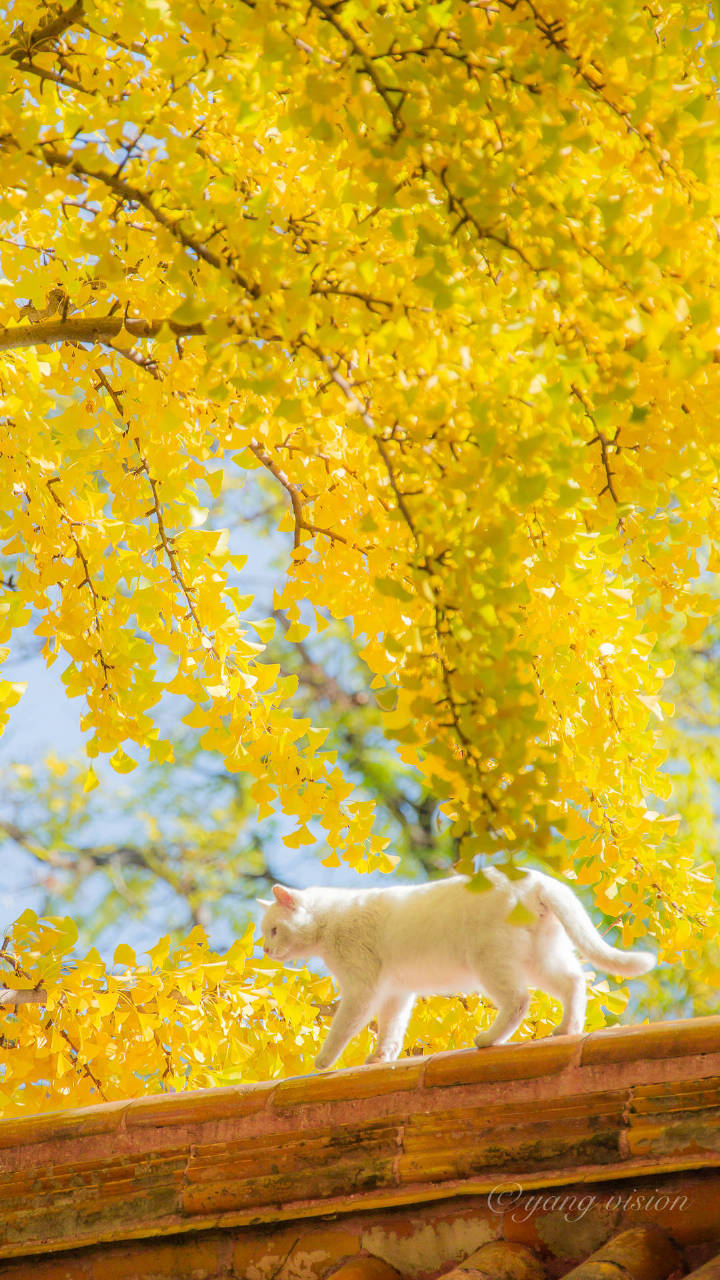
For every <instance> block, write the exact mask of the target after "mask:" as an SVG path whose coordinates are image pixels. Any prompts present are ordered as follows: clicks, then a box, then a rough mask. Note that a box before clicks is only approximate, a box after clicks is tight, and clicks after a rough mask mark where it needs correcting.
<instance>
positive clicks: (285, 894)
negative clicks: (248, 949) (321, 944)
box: [258, 884, 316, 961]
mask: <svg viewBox="0 0 720 1280" xmlns="http://www.w3.org/2000/svg"><path fill="white" fill-rule="evenodd" d="M273 895H274V898H275V901H274V902H264V901H263V899H262V898H258V902H259V903H260V905H261V906H262V907H266V908H267V910H266V912H265V915H264V916H263V918H262V932H263V942H264V947H263V950H264V952H265V954H266V955H267V956H270V957H271V958H272V959H273V960H281V961H284V960H305V959H306V958H307V957H308V956H310V955H313V954H314V952H313V943H314V942H315V941H316V936H315V935H316V929H315V925H314V923H313V919H312V915H311V912H310V910H309V908H308V904H307V902H305V901H304V900H303V898H304V895H303V891H302V889H286V887H285V885H284V884H274V885H273Z"/></svg>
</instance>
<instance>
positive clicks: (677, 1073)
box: [0, 1018, 720, 1257]
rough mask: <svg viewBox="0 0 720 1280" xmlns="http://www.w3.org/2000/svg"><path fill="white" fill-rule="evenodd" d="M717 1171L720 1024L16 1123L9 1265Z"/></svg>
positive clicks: (8, 1157)
mask: <svg viewBox="0 0 720 1280" xmlns="http://www.w3.org/2000/svg"><path fill="white" fill-rule="evenodd" d="M718 1165H720V1018H699V1019H693V1020H689V1021H684V1022H675V1023H655V1024H651V1025H646V1026H638V1027H628V1028H614V1029H612V1030H609V1031H601V1032H596V1033H593V1034H591V1035H586V1036H573V1037H558V1038H555V1039H548V1040H540V1041H535V1042H531V1043H524V1044H517V1045H507V1046H502V1047H499V1048H495V1049H487V1050H482V1051H477V1050H468V1051H464V1052H460V1053H448V1054H438V1055H435V1056H433V1057H429V1058H424V1059H421V1058H411V1059H402V1060H401V1061H399V1062H397V1063H392V1064H386V1065H378V1066H372V1067H362V1068H357V1069H353V1070H350V1071H339V1072H333V1073H327V1074H324V1075H314V1076H303V1077H299V1078H296V1079H291V1080H284V1081H279V1082H269V1083H267V1084H261V1085H250V1086H247V1087H239V1088H229V1089H215V1090H203V1091H200V1092H195V1093H186V1094H171V1095H167V1094H165V1095H154V1096H150V1097H145V1098H141V1099H138V1100H135V1101H123V1102H116V1103H107V1104H103V1105H101V1106H96V1107H88V1108H83V1109H80V1110H76V1111H65V1112H58V1113H54V1114H48V1115H44V1116H33V1117H28V1118H27V1119H19V1120H7V1121H4V1122H0V1171H1V1172H2V1187H3V1192H4V1194H3V1196H2V1197H1V1198H0V1257H12V1256H19V1255H23V1254H29V1253H41V1252H50V1251H52V1250H56V1249H66V1248H70V1247H77V1246H80V1245H90V1244H97V1243H99V1242H103V1241H118V1240H131V1239H138V1238H143V1237H151V1236H163V1235H167V1234H170V1233H177V1232H185V1231H198V1230H205V1229H208V1228H217V1227H221V1226H228V1227H230V1226H238V1225H243V1224H251V1223H252V1224H256V1223H261V1222H282V1221H285V1220H288V1219H290V1218H312V1217H316V1216H319V1215H324V1214H328V1213H333V1214H345V1213H348V1212H351V1211H353V1210H367V1209H377V1208H382V1207H391V1206H396V1205H403V1204H419V1203H427V1202H428V1201H432V1200H438V1199H442V1198H447V1197H451V1196H469V1195H483V1194H486V1193H487V1192H488V1191H489V1190H491V1189H497V1188H498V1187H499V1186H502V1185H504V1184H505V1183H507V1185H515V1184H517V1183H518V1182H521V1183H522V1186H523V1187H524V1188H525V1189H526V1190H528V1189H530V1188H533V1187H552V1186H559V1185H564V1184H567V1183H568V1182H569V1181H572V1182H573V1183H575V1184H578V1183H584V1182H589V1181H597V1180H601V1179H603V1178H607V1177H612V1178H613V1179H623V1178H636V1177H638V1176H639V1175H642V1174H647V1173H654V1174H661V1173H667V1172H671V1171H678V1170H683V1169H688V1170H690V1169H708V1168H712V1167H717V1166H718Z"/></svg>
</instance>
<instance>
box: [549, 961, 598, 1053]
mask: <svg viewBox="0 0 720 1280" xmlns="http://www.w3.org/2000/svg"><path fill="white" fill-rule="evenodd" d="M539 985H540V986H541V987H542V990H543V991H547V992H548V994H549V995H551V996H555V998H556V1000H559V1001H560V1002H561V1004H562V1007H563V1014H562V1021H561V1023H560V1025H559V1026H558V1027H557V1029H556V1030H555V1033H554V1034H555V1035H556V1036H579V1035H582V1033H583V1031H584V1030H585V1009H586V1006H587V985H586V982H585V974H584V973H583V971H582V969H581V968H580V965H579V964H575V965H573V966H572V968H570V969H566V970H564V971H562V972H554V973H553V972H551V973H549V974H547V975H545V976H544V978H543V980H542V982H540V983H539Z"/></svg>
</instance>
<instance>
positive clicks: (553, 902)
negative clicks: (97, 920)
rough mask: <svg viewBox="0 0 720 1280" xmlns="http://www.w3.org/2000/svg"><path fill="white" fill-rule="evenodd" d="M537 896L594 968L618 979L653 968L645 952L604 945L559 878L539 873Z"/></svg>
mask: <svg viewBox="0 0 720 1280" xmlns="http://www.w3.org/2000/svg"><path fill="white" fill-rule="evenodd" d="M539 897H540V901H541V902H542V903H543V904H544V905H545V906H546V907H549V909H550V910H551V911H552V912H553V914H554V915H556V916H557V918H558V920H559V921H560V923H561V924H562V925H563V927H564V929H565V931H566V933H567V934H568V935H569V936H570V938H571V939H572V941H573V942H574V943H575V946H576V947H577V949H578V951H579V952H580V954H581V955H583V956H585V958H586V959H587V960H589V961H590V963H591V964H595V965H597V967H598V969H602V970H603V971H604V972H605V973H616V974H618V976H619V977H621V978H638V977H639V976H640V974H641V973H648V972H649V971H650V969H653V968H654V967H655V963H656V962H655V957H654V956H653V955H651V954H650V952H649V951H619V950H618V948H617V947H611V946H608V944H607V942H605V941H604V939H603V938H602V937H601V936H600V934H599V933H598V931H597V929H596V928H595V925H594V924H593V922H592V920H591V919H590V916H589V915H588V913H587V911H586V910H585V908H584V906H583V905H582V903H581V902H580V901H579V899H578V898H576V896H575V894H574V893H573V891H572V889H570V888H568V886H567V885H565V884H561V882H560V881H559V880H552V879H551V878H550V877H549V876H543V878H542V883H541V885H540V891H539Z"/></svg>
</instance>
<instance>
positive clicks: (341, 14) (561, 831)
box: [0, 0, 720, 1110]
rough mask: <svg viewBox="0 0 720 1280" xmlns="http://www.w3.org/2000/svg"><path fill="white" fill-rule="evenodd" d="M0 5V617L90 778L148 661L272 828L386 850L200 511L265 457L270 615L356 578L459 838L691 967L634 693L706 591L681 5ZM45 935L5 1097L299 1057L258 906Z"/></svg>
mask: <svg viewBox="0 0 720 1280" xmlns="http://www.w3.org/2000/svg"><path fill="white" fill-rule="evenodd" d="M3 21H4V23H5V32H4V36H3V37H2V43H1V45H0V85H1V86H2V112H3V121H2V126H1V127H0V147H1V148H2V160H3V178H4V191H3V194H2V197H1V198H0V220H1V222H2V233H1V245H0V247H1V249H2V255H1V262H2V271H3V281H2V285H1V289H2V292H1V293H0V308H1V314H0V321H1V322H2V325H3V327H2V329H0V356H1V358H2V370H1V371H0V391H1V392H2V395H3V420H2V422H3V429H2V439H1V441H0V468H1V473H2V514H1V515H0V527H1V536H2V557H3V560H2V567H3V572H4V576H3V584H4V589H3V593H2V631H3V635H2V642H3V643H4V644H5V646H6V650H7V651H11V650H12V644H13V637H14V636H15V635H16V634H18V632H19V630H20V629H21V628H23V627H25V626H26V625H27V623H28V621H29V620H30V619H32V620H33V624H34V630H35V633H36V635H38V636H39V637H41V639H42V642H43V652H44V655H45V659H46V661H47V662H49V663H51V662H54V661H56V660H57V659H60V661H61V662H62V663H63V676H62V678H63V681H64V684H65V687H66V690H67V693H68V695H69V696H70V697H81V698H82V699H83V707H84V710H83V714H82V726H83V729H84V730H85V732H86V735H87V754H88V757H89V762H88V768H87V772H86V775H85V779H84V785H85V786H86V787H87V788H88V789H90V788H92V786H93V785H94V781H95V777H96V773H95V770H94V768H93V763H92V762H93V761H94V760H96V759H97V757H98V756H102V755H107V756H108V757H109V758H110V762H111V764H112V766H113V767H114V768H115V769H116V770H117V771H118V772H120V773H123V772H126V771H131V770H132V769H133V768H134V767H135V764H136V762H137V760H138V759H140V758H142V759H144V760H147V761H149V762H150V763H151V764H157V765H162V764H167V763H169V762H171V761H172V759H173V741H172V737H171V736H168V735H167V734H164V733H161V731H160V728H159V725H158V722H157V709H158V706H159V704H160V702H161V700H165V701H166V700H167V699H168V698H172V697H173V696H178V697H180V698H181V699H183V700H186V701H187V702H188V703H189V707H190V710H189V712H188V714H187V716H186V723H187V724H188V725H189V727H190V728H191V729H192V730H194V731H196V732H198V733H199V734H200V743H201V747H202V749H203V750H207V751H208V752H212V753H215V754H216V755H217V756H219V757H220V758H221V759H222V761H223V765H224V768H225V769H226V770H227V771H229V772H231V773H235V774H238V775H242V778H243V780H244V782H245V784H246V785H247V790H248V794H249V796H250V797H251V799H252V802H253V805H254V806H255V808H256V818H257V821H258V822H259V823H262V822H263V821H265V820H267V819H268V818H269V817H270V815H271V814H272V813H273V812H274V811H275V810H276V809H279V810H281V811H282V812H283V814H284V815H285V816H286V817H288V818H290V819H293V820H294V832H293V833H292V834H290V835H289V836H286V837H285V844H286V846H287V847H288V848H289V849H290V850H292V849H300V848H303V847H304V846H305V845H308V846H310V845H314V844H316V843H318V844H320V846H321V847H322V849H323V850H324V851H325V862H326V865H328V866H333V865H337V863H338V862H339V861H340V860H343V861H345V862H347V863H348V865H350V866H352V867H354V868H356V869H361V870H362V869H370V868H379V869H382V870H387V871H389V870H390V869H391V868H392V865H393V857H392V849H390V848H388V843H387V837H386V836H383V835H382V834H381V833H380V832H379V831H378V830H377V828H376V825H375V815H374V810H373V805H372V803H371V802H370V801H368V800H367V799H365V798H357V796H356V794H355V793H354V790H353V784H352V781H351V780H350V779H349V778H348V775H347V772H346V771H345V770H343V769H342V768H341V767H340V766H339V764H338V762H337V760H336V758H335V754H334V749H333V742H332V735H330V734H329V731H328V727H327V726H326V727H325V728H320V727H318V726H317V725H314V724H313V723H312V719H311V717H309V716H300V715H298V714H297V712H296V710H295V708H294V703H293V698H294V694H295V690H296V680H295V679H294V678H293V676H292V675H286V674H283V672H282V670H281V665H280V664H279V663H277V662H271V661H268V658H267V654H266V649H265V646H266V645H267V644H268V641H269V640H270V638H271V636H272V633H273V629H274V619H273V618H272V617H269V616H259V615H258V613H257V610H255V611H254V610H253V600H252V595H251V593H248V592H246V591H244V590H243V571H244V569H245V564H244V557H243V555H241V554H238V551H237V548H236V547H235V543H234V540H233V539H232V538H231V536H230V532H229V531H228V530H226V531H223V530H218V529H216V528H215V527H213V526H212V522H211V525H210V527H207V528H206V527H205V523H206V516H207V513H208V512H209V511H210V510H211V509H212V508H213V504H215V503H216V502H217V501H218V500H219V498H220V495H221V492H222V490H223V488H224V487H228V486H233V485H235V484H238V483H240V482H241V481H242V478H243V477H244V476H245V474H246V473H247V472H248V471H253V470H257V471H261V472H262V473H263V474H264V475H266V476H267V478H268V481H270V482H272V483H273V484H274V485H275V486H276V487H277V490H278V493H280V494H282V496H283V498H284V501H285V515H284V517H283V521H282V525H281V527H282V528H285V529H286V530H287V531H288V532H289V533H290V534H291V536H292V542H293V547H292V551H291V554H290V558H289V564H288V568H287V576H286V581H285V583H284V586H283V588H282V590H281V591H279V592H278V593H277V598H276V600H275V602H274V605H275V609H276V610H278V611H281V612H282V613H283V616H284V617H285V618H286V619H287V621H288V623H289V626H288V628H287V630H286V632H285V635H284V643H285V644H286V645H292V644H297V643H299V642H303V641H305V640H306V639H307V637H308V636H310V635H311V633H312V631H313V628H322V627H323V626H324V625H325V622H326V620H327V618H328V617H331V618H335V619H343V618H346V619H350V620H351V624H352V626H353V629H354V633H355V635H356V636H357V637H359V638H361V649H360V653H361V656H362V659H363V661H364V662H365V664H366V667H367V673H368V674H367V681H368V685H369V687H370V689H371V690H372V691H373V692H374V696H375V697H376V699H377V704H378V706H379V707H380V709H381V711H382V714H383V726H384V730H385V732H386V734H387V735H388V737H389V738H390V739H391V740H392V741H394V742H395V743H396V744H397V750H398V752H399V755H400V758H401V759H402V761H403V763H404V764H405V765H406V766H407V767H409V768H411V769H414V770H416V771H417V774H418V776H419V777H420V778H421V779H422V781H423V784H424V785H425V786H426V787H427V788H428V790H429V791H431V792H432V794H433V795H434V796H436V797H437V800H438V802H439V803H440V806H441V811H442V813H443V814H444V815H445V818H446V819H447V820H448V821H449V822H450V823H451V827H452V835H453V839H454V840H455V842H456V849H457V865H458V866H459V867H460V868H461V869H472V868H473V867H474V866H476V864H477V861H478V859H480V861H482V860H483V859H492V860H494V861H495V862H496V863H498V864H499V865H502V866H505V867H507V868H508V870H509V872H510V874H515V873H516V870H517V869H518V868H519V867H521V866H522V863H523V861H524V859H525V858H527V857H533V858H535V859H538V858H539V859H541V860H543V861H544V862H545V863H546V864H547V865H549V866H550V867H551V869H554V870H555V871H557V872H569V873H571V874H572V875H573V876H574V878H575V880H576V882H577V883H578V884H579V885H581V886H582V885H585V886H588V887H589V888H590V889H591V890H592V895H593V897H594V900H595V902H596V904H597V907H598V908H599V910H601V911H602V912H603V913H604V914H605V915H606V916H607V917H608V918H609V919H610V920H616V921H617V922H618V923H619V924H620V926H621V931H620V932H621V940H622V943H623V944H625V945H628V944H631V943H632V942H633V941H634V940H635V939H636V938H638V937H640V936H644V935H645V934H647V933H650V934H651V935H652V936H653V937H654V938H655V939H656V940H657V944H658V947H659V953H660V955H661V957H662V958H666V959H669V960H677V959H679V958H684V960H685V962H686V963H688V964H690V965H693V966H696V965H700V964H702V962H703V961H702V954H703V940H704V938H705V937H706V936H707V934H708V933H709V932H710V933H712V932H713V931H714V928H715V926H716V923H717V918H716V914H715V906H714V901H713V876H712V871H711V870H710V869H708V867H707V866H706V865H704V864H703V863H702V861H701V859H700V858H698V857H696V854H695V850H694V848H693V844H692V838H691V837H692V833H691V831H688V830H686V829H685V828H682V829H680V830H679V831H676V826H677V819H676V818H675V817H673V816H672V813H671V810H672V805H671V804H670V805H668V801H671V799H672V796H671V791H672V784H671V778H670V776H668V774H667V773H663V772H662V771H661V766H662V763H663V751H662V749H661V746H660V743H659V740H658V736H657V732H656V726H657V725H658V724H659V723H660V722H661V721H663V718H664V717H667V716H668V715H669V714H670V711H671V708H670V707H669V706H668V704H667V702H666V701H664V700H663V685H664V682H665V680H666V679H667V678H668V676H669V674H670V672H671V668H672V657H673V648H674V647H677V646H684V645H687V644H692V643H694V642H696V641H697V640H698V639H699V637H700V636H701V635H702V633H703V630H704V628H705V627H706V624H707V621H708V618H709V617H711V616H712V615H713V613H714V612H715V608H716V600H715V595H714V593H713V591H712V590H711V585H710V583H709V582H708V576H709V575H711V574H712V573H714V571H715V570H716V568H717V565H718V551H717V545H718V543H720V514H719V510H718V507H719V504H718V465H717V459H718V445H719V443H720V422H719V420H718V409H717V405H718V402H719V401H718V387H719V383H720V374H719V373H718V363H720V357H718V356H717V355H716V352H717V351H718V350H719V349H720V347H719V345H718V323H719V321H720V300H719V299H720V291H719V290H718V273H719V268H718V257H717V233H718V232H717V216H718V214H719V213H720V209H718V207H717V206H718V195H717V191H716V184H715V182H714V173H715V172H716V169H715V166H716V163H717V158H718V157H717V152H718V142H719V140H720V134H719V131H718V124H719V114H718V104H717V96H716V83H717V73H718V67H717V62H718V54H717V48H716V41H715V28H714V21H713V17H712V12H711V10H710V9H709V8H708V7H707V6H705V5H688V4H678V3H674V2H672V0H660V3H658V4H656V5H653V6H648V5H645V4H641V3H638V2H636V0H620V2H619V3H616V2H613V3H612V4H608V3H606V4H605V5H604V6H600V7H599V6H598V5H597V3H593V4H592V5H591V4H590V3H589V2H588V0H538V3H536V2H535V0H487V2H486V0H441V2H440V3H437V4H429V5H428V4H425V3H414V2H413V0H402V3H401V2H400V0H388V2H387V3H381V4H377V5H370V4H364V3H360V2H359V0H335V2H334V3H329V2H326V0H309V2H308V0H305V3H303V4H297V3H295V2H294V0H285V2H284V3H282V4H280V3H278V2H277V0H245V2H241V3H237V4H213V5H210V6H207V8H206V7H203V6H201V5H198V4H196V3H192V4H191V3H187V2H186V0H178V3H173V4H172V5H169V4H168V5H166V4H163V3H158V2H157V0H133V3H130V4H127V5H123V6H122V7H121V9H120V10H119V11H118V9H117V6H114V5H110V4H109V3H108V2H107V0H75V3H73V4H71V5H65V6H63V5H60V4H46V3H42V2H41V3H38V2H37V0H19V3H17V4H15V5H12V6H11V7H10V8H9V9H8V10H7V11H6V13H5V17H4V19H3ZM658 639H660V640H661V641H662V645H661V646H659V645H658ZM19 693H20V691H19V689H18V688H17V686H16V685H15V684H14V683H13V681H12V680H7V681H6V682H5V683H4V684H3V685H2V688H1V690H0V695H1V697H2V701H3V706H4V708H5V709H6V711H7V710H8V709H9V708H10V707H11V706H12V705H13V703H14V701H15V700H16V699H17V698H18V696H19ZM476 887H477V888H478V889H481V888H482V877H481V875H480V876H479V877H478V883H477V886H476ZM73 939H74V935H73V931H72V928H71V926H70V925H69V924H67V922H58V921H55V922H49V923H43V922H38V921H37V920H35V919H34V918H32V916H26V917H23V918H21V920H20V921H19V922H18V924H17V925H16V926H15V928H14V930H13V932H12V936H11V935H9V936H8V938H7V939H6V943H5V945H4V947H3V948H2V953H3V956H4V958H5V960H6V963H7V965H8V966H9V969H10V968H12V970H14V974H15V976H14V978H13V979H12V985H14V987H15V988H24V989H26V990H28V989H31V990H32V994H31V996H30V997H28V999H27V1002H26V1003H24V1004H23V1003H19V1004H17V1005H16V1014H15V1016H14V1020H12V1021H10V1020H9V1021H8V1029H7V1032H6V1043H7V1044H8V1045H11V1046H12V1052H8V1054H7V1058H6V1066H5V1074H4V1076H3V1078H2V1080H1V1081H0V1090H2V1092H3V1097H4V1102H5V1105H6V1108H7V1109H8V1110H12V1109H23V1108H28V1107H30V1108H35V1109H37V1108H39V1107H40V1106H41V1105H42V1106H46V1105H53V1106H57V1105H76V1104H78V1103H79V1102H81V1101H83V1100H86V1099H90V1098H96V1097H97V1096H98V1095H99V1096H102V1097H107V1096H113V1097H116V1096H122V1095H123V1094H127V1093H128V1092H137V1091H138V1090H140V1089H158V1088H163V1087H173V1088H177V1087H181V1086H185V1085H192V1084H194V1083H200V1082H202V1083H207V1082H208V1081H210V1080H215V1079H221V1078H227V1076H224V1077H223V1075H222V1073H223V1072H227V1071H230V1072H231V1073H233V1072H234V1073H237V1072H240V1076H239V1077H237V1078H245V1079H251V1078H257V1076H258V1075H263V1074H265V1075H267V1074H272V1073H274V1072H275V1073H276V1072H278V1071H286V1070H294V1069H299V1068H300V1067H301V1066H302V1065H303V1064H306V1063H307V1062H308V1061H309V1060H310V1058H311V1057H312V1051H311V1049H310V1048H309V1045H310V1043H311V1042H313V1041H314V1039H315V1038H316V1037H317V1035H318V1034H319V1032H318V1025H319V1022H321V1021H322V1018H323V1016H324V1015H323V1012H322V1010H323V1008H324V1004H323V1001H324V1000H325V998H326V995H327V992H326V991H325V989H324V988H323V990H322V991H321V992H320V996H321V997H322V998H320V996H318V991H317V990H316V987H317V984H320V985H322V984H323V983H326V980H325V979H315V978H312V977H310V976H308V975H304V976H303V975H300V976H297V975H287V974H285V975H283V974H278V973H277V971H276V970H274V969H267V968H265V967H264V966H263V964H262V963H260V962H258V961H254V960H252V958H251V946H252V943H251V940H250V939H249V937H248V938H246V939H245V941H244V942H243V941H242V940H241V942H240V943H238V944H237V948H236V950H235V951H234V952H233V953H232V955H229V956H226V957H223V958H218V957H211V956H210V954H209V953H208V952H207V948H206V946H205V944H204V943H203V941H202V939H201V938H198V937H196V936H195V935H193V936H192V937H191V939H190V940H189V941H188V942H187V945H186V946H185V947H184V949H183V948H182V947H181V949H180V951H172V950H167V949H166V948H165V947H164V946H163V945H160V944H159V947H158V949H156V951H155V952H154V953H153V955H152V956H151V965H150V966H148V967H145V968H144V969H142V968H140V969H137V970H136V969H135V968H134V965H133V957H132V956H131V955H130V954H128V953H126V951H125V950H124V949H121V952H120V954H119V955H118V957H117V963H118V965H120V967H121V969H122V972H121V974H120V975H119V976H118V975H114V974H113V973H110V974H108V973H107V972H106V970H105V965H104V962H103V961H101V959H100V958H99V956H98V955H97V954H94V953H91V955H90V956H88V957H86V959H85V960H79V959H67V957H68V956H69V955H70V953H71V948H72V944H73ZM63 956H65V957H66V959H65V960H63ZM318 990H319V988H318ZM40 992H42V1000H41V999H40V995H39V993H40ZM316 997H317V998H318V999H319V1007H318V1004H317V1000H316ZM618 999H619V997H613V996H609V997H608V1000H609V1003H610V1006H611V1008H612V1003H613V1001H615V1002H617V1000H618ZM263 1001H266V1002H269V1005H268V1006H267V1007H265V1011H264V1014H263V1017H262V1018H260V1017H259V1015H257V1010H258V1009H259V1008H260V1009H262V1008H263V1007H264V1006H263V1005H262V1002H263ZM258 1002H259V1003H258ZM470 1003H471V1004H472V1002H470ZM476 1003H477V1002H476ZM270 1008H271V1010H272V1016H271V1012H270ZM439 1009H440V1006H437V1007H436V1006H433V1005H431V1006H428V1007H426V1008H424V1010H423V1011H422V1012H421V1014H419V1015H418V1017H419V1018H420V1019H421V1026H420V1028H419V1030H418V1028H416V1029H415V1031H414V1032H411V1038H412V1037H413V1035H414V1036H415V1041H416V1042H418V1041H419V1042H420V1043H421V1044H422V1045H423V1047H425V1048H433V1047H438V1046H439V1045H443V1046H445V1045H447V1044H448V1035H449V1033H448V1031H447V1027H446V1026H445V1025H444V1021H443V1017H442V1016H441V1014H440V1012H439ZM598 1010H599V1006H598V1009H597V1010H596V1012H595V1013H594V1014H593V1017H595V1018H598V1017H602V1014H601V1013H600V1012H599V1011H598ZM470 1012H472V1010H471V1011H470ZM535 1015H536V1016H535V1021H534V1023H533V1026H534V1027H535V1028H540V1029H541V1030H542V1029H543V1028H545V1029H546V1028H547V1027H549V1026H550V1025H551V1022H552V1020H553V1016H552V1009H551V1006H550V1003H549V1001H545V1002H544V1003H543V1001H542V1000H540V1001H539V1003H538V1004H537V1005H536V1007H535ZM468 1016H470V1013H469V1014H468ZM473 1016H478V1017H479V1016H481V1014H480V1013H478V1014H477V1015H473ZM263 1021H264V1022H266V1023H267V1026H268V1028H270V1030H269V1031H268V1032H267V1033H263V1032H262V1031H261V1029H260V1028H261V1023H262V1022H263ZM526 1030H527V1028H526ZM273 1037H274V1039H273ZM468 1039H469V1037H468ZM128 1046H132V1048H133V1052H132V1053H131V1052H129V1049H128ZM243 1046H244V1048H243ZM159 1064H163V1065H162V1069H161V1068H160V1065H159ZM243 1072H244V1074H243ZM233 1078H236V1077H235V1076H234V1077H233Z"/></svg>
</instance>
